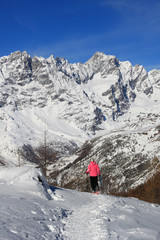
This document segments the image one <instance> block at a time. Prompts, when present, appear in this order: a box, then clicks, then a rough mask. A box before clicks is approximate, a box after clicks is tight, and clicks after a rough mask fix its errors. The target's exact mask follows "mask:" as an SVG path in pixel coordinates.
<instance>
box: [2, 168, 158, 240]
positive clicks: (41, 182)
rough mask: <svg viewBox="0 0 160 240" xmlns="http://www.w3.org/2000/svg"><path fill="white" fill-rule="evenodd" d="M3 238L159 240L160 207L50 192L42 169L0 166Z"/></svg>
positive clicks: (104, 196) (128, 201)
mask: <svg viewBox="0 0 160 240" xmlns="http://www.w3.org/2000/svg"><path fill="white" fill-rule="evenodd" d="M0 215H1V216H2V217H1V218H0V239H5V240H11V239H12V240H22V239H30V240H35V239H38V240H45V239H47V240H53V239H61V240H62V239H68V240H72V239H77V240H83V239H84V240H85V239H94V240H100V239H101V240H106V239H110V240H115V239H119V240H131V239H134V240H140V239H141V240H159V239H160V229H159V222H160V206H159V205H156V204H150V203H146V202H143V201H139V200H137V199H134V198H120V197H112V196H107V195H94V194H91V193H80V192H76V191H71V190H65V189H56V188H53V187H52V190H51V189H49V186H48V185H47V182H46V180H45V178H44V176H43V174H42V173H41V171H39V170H38V169H35V168H33V167H22V168H18V167H17V168H4V167H1V168H0Z"/></svg>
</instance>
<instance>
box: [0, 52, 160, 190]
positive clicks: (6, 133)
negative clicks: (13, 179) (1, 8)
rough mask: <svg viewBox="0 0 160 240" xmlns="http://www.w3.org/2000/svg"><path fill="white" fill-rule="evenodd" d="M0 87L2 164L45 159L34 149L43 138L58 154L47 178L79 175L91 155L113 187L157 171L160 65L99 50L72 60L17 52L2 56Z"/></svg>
mask: <svg viewBox="0 0 160 240" xmlns="http://www.w3.org/2000/svg"><path fill="white" fill-rule="evenodd" d="M0 89H1V90H0V141H1V144H0V164H1V165H3V164H5V165H18V164H19V163H21V164H28V160H29V161H33V162H34V163H35V162H37V160H36V159H37V158H38V157H39V159H40V158H43V159H44V156H43V157H42V156H39V155H38V154H39V153H38V154H37V149H38V148H39V147H44V144H46V149H48V148H47V147H48V146H49V147H50V149H51V148H52V149H53V150H54V151H57V152H58V155H59V157H60V158H61V159H60V160H59V161H54V162H53V160H52V159H51V160H50V162H49V165H48V169H47V171H48V174H49V180H50V182H52V183H53V182H54V183H56V184H57V183H58V184H62V185H63V186H64V185H65V184H70V181H72V180H73V178H74V180H76V177H77V176H80V175H81V174H82V172H83V171H84V170H85V168H86V167H87V164H88V163H89V159H90V157H91V156H95V158H96V160H97V161H98V163H99V164H100V166H101V168H102V172H103V174H104V176H105V177H106V176H108V177H107V178H109V179H108V180H110V181H111V182H112V184H111V185H112V186H111V189H112V190H113V186H114V187H115V189H123V188H124V187H125V186H126V184H128V185H127V186H129V187H130V186H135V185H137V184H139V183H140V182H144V181H145V180H146V179H147V178H148V177H149V176H151V175H152V174H153V173H154V172H156V170H157V169H156V166H157V165H158V164H159V162H160V156H159V153H160V144H159V139H160V136H159V135H160V131H159V128H160V127H159V126H160V120H159V119H160V112H159V106H160V94H159V93H160V70H152V71H150V72H149V73H147V72H146V70H145V69H144V68H143V66H139V65H136V66H132V65H131V63H130V62H128V61H125V62H121V61H119V60H118V59H117V58H116V57H115V56H112V55H105V54H104V53H100V52H97V53H95V54H94V56H93V57H91V58H90V59H89V60H88V61H87V62H86V63H84V64H82V63H74V64H70V63H69V62H68V61H67V60H65V59H63V58H54V57H53V55H51V56H50V57H49V58H48V59H44V58H42V57H37V56H35V57H34V58H31V56H30V55H28V54H27V52H23V53H21V52H19V51H18V52H14V53H12V54H10V55H9V56H4V57H2V58H0ZM86 146H89V148H88V149H87V150H84V149H86ZM41 150H42V149H41ZM76 151H78V152H76ZM77 159H78V160H77ZM155 159H156V160H155ZM155 162H156V164H155ZM153 163H154V164H153ZM76 164H79V167H78V166H77V165H76ZM106 169H110V173H108V171H109V170H106ZM111 169H112V171H111ZM70 173H71V174H72V179H71V178H70V175H71V174H70ZM111 175H112V176H111ZM64 176H65V177H64ZM130 176H133V178H132V179H131V178H130ZM56 177H57V179H56ZM128 177H129V181H128ZM67 179H68V180H67ZM62 181H63V183H62ZM78 181H79V180H78ZM117 181H119V183H118V182H117ZM73 182H75V181H73ZM126 182H127V183H126ZM128 182H129V183H128ZM119 184H120V185H119Z"/></svg>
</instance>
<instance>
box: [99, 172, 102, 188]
mask: <svg viewBox="0 0 160 240" xmlns="http://www.w3.org/2000/svg"><path fill="white" fill-rule="evenodd" d="M99 181H100V183H101V186H102V178H101V175H99Z"/></svg>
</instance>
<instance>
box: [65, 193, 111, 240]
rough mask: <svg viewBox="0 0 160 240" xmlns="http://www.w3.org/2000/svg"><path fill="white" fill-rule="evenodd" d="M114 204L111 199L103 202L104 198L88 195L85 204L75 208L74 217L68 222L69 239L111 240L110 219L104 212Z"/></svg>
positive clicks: (66, 229)
mask: <svg viewBox="0 0 160 240" xmlns="http://www.w3.org/2000/svg"><path fill="white" fill-rule="evenodd" d="M79 200H80V199H79ZM83 201H84V199H83ZM112 204H113V201H112V200H111V199H108V200H107V201H105V202H103V197H101V196H91V194H88V196H87V198H86V201H85V203H84V204H82V205H79V206H78V207H76V208H73V212H72V215H70V217H69V218H68V220H67V222H66V226H65V231H66V232H67V234H66V236H67V238H68V239H70V240H72V239H73V240H75V239H82V240H83V239H84V240H85V239H93V240H98V239H99V240H101V239H102V240H104V239H109V233H108V229H107V223H108V221H109V219H108V217H107V216H104V211H107V209H109V207H110V205H112ZM97 206H98V207H97Z"/></svg>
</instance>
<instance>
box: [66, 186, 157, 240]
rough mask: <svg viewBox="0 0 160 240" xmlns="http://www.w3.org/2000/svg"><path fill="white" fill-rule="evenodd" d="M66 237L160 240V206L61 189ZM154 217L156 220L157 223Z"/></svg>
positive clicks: (93, 239) (69, 239)
mask: <svg viewBox="0 0 160 240" xmlns="http://www.w3.org/2000/svg"><path fill="white" fill-rule="evenodd" d="M62 194H63V196H64V198H65V201H66V202H65V201H64V202H63V207H65V208H67V209H70V210H71V214H69V215H68V216H67V218H66V219H65V226H64V230H63V234H64V239H67V240H73V239H74V240H75V239H76V240H86V239H89V240H90V239H91V240H160V228H159V226H160V207H159V205H156V204H149V203H146V202H143V201H139V200H138V199H134V198H121V197H112V196H105V195H94V194H90V193H79V192H75V191H69V190H67V191H66V190H64V192H63V193H62ZM157 219H158V222H157Z"/></svg>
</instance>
